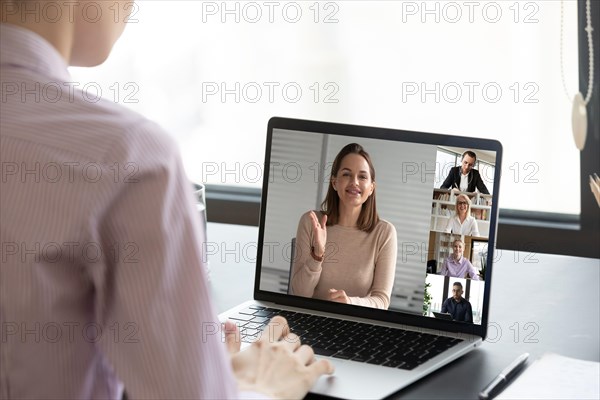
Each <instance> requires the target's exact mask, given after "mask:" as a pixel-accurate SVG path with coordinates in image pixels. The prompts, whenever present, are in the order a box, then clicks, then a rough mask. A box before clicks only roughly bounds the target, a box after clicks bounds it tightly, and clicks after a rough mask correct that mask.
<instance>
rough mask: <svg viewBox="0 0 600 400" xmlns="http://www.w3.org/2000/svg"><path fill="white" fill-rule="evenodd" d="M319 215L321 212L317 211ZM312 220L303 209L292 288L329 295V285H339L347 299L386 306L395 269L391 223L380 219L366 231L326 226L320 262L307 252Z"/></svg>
mask: <svg viewBox="0 0 600 400" xmlns="http://www.w3.org/2000/svg"><path fill="white" fill-rule="evenodd" d="M317 216H319V219H320V213H317ZM311 246H312V224H311V220H310V216H309V213H306V214H304V215H302V217H301V218H300V222H299V223H298V232H297V234H296V254H295V256H294V267H293V271H292V281H291V289H292V290H291V294H294V295H296V296H304V297H314V298H316V299H324V300H328V299H329V289H337V290H344V291H345V292H346V295H348V297H349V298H350V301H351V303H352V304H356V305H361V306H366V307H374V308H381V309H387V308H388V307H389V305H390V296H391V294H392V287H393V285H394V276H395V273H396V255H397V253H398V241H397V239H396V228H394V225H392V224H390V223H389V222H387V221H384V220H381V221H380V222H379V224H377V226H376V227H375V229H374V230H373V231H372V232H371V233H367V232H364V231H361V230H359V229H358V228H348V227H344V226H339V225H334V226H328V227H327V244H326V246H325V255H324V260H323V261H322V262H318V261H316V260H315V259H314V258H313V257H312V256H311V254H310V249H311Z"/></svg>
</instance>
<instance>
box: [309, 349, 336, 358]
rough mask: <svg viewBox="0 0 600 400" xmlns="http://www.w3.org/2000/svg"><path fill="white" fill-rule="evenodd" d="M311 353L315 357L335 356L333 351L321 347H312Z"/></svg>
mask: <svg viewBox="0 0 600 400" xmlns="http://www.w3.org/2000/svg"><path fill="white" fill-rule="evenodd" d="M313 351H314V352H315V354H316V355H319V356H326V357H329V356H332V355H334V354H335V351H333V350H329V349H324V348H321V347H313Z"/></svg>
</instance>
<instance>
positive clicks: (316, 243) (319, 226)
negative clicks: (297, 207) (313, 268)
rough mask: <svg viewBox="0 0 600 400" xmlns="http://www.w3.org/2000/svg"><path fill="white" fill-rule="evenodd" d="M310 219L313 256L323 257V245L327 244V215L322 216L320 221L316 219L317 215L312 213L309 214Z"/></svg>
mask: <svg viewBox="0 0 600 400" xmlns="http://www.w3.org/2000/svg"><path fill="white" fill-rule="evenodd" d="M310 219H311V221H312V229H313V243H312V246H313V249H314V255H315V256H317V257H323V255H324V254H325V244H326V243H327V215H325V214H323V216H322V217H321V221H319V218H317V214H316V213H315V212H314V211H311V212H310Z"/></svg>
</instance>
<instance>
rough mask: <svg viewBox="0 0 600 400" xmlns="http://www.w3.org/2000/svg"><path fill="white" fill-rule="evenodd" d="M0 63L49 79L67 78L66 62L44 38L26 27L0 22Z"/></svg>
mask: <svg viewBox="0 0 600 400" xmlns="http://www.w3.org/2000/svg"><path fill="white" fill-rule="evenodd" d="M0 44H1V46H0V66H1V67H2V68H5V67H8V66H11V67H21V68H25V69H28V70H31V71H35V72H37V73H39V74H42V75H43V76H46V77H48V78H51V79H57V80H60V81H62V82H66V81H69V80H70V79H71V76H70V74H69V71H68V69H67V67H68V66H67V63H66V62H65V60H64V59H63V58H62V56H61V55H60V53H59V52H58V51H57V50H56V49H55V48H54V46H52V45H51V44H50V43H49V42H48V41H47V40H46V39H44V38H43V37H41V36H40V35H38V34H37V33H35V32H33V31H30V30H29V29H26V28H21V27H19V26H15V25H11V24H6V23H3V24H0Z"/></svg>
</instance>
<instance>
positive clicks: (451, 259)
mask: <svg viewBox="0 0 600 400" xmlns="http://www.w3.org/2000/svg"><path fill="white" fill-rule="evenodd" d="M449 258H450V261H451V262H453V263H455V264H462V260H463V258H464V256H460V258H459V259H458V260H457V259H456V258H455V257H454V254H452V257H449Z"/></svg>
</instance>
